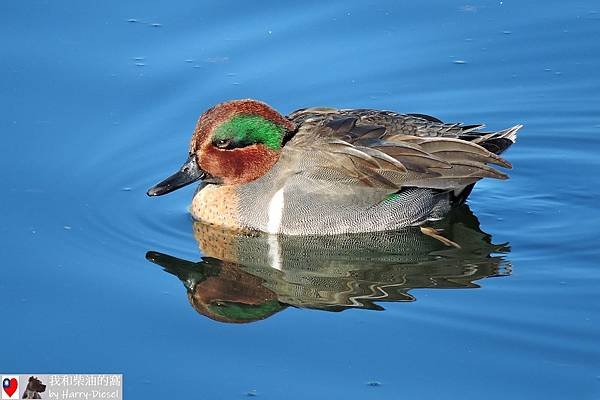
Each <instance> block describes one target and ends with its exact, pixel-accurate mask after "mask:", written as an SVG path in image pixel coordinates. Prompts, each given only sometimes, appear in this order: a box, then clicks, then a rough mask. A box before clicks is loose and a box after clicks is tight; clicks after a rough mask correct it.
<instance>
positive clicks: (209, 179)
mask: <svg viewBox="0 0 600 400" xmlns="http://www.w3.org/2000/svg"><path fill="white" fill-rule="evenodd" d="M294 130H295V127H294V124H293V123H292V122H291V121H290V120H288V119H287V118H285V117H284V116H282V115H281V114H279V113H278V112H277V111H275V110H274V109H273V108H271V107H269V106H268V105H267V104H265V103H262V102H259V101H256V100H233V101H229V102H226V103H221V104H218V105H216V106H214V107H213V108H211V109H209V110H207V111H206V112H205V113H204V114H202V115H201V116H200V119H199V120H198V123H197V124H196V128H195V130H194V134H193V135H192V139H191V142H190V148H189V154H188V155H189V157H188V160H187V161H186V162H185V163H184V165H183V166H182V167H181V169H180V170H179V171H178V172H177V173H175V174H174V175H172V176H171V177H169V178H167V179H166V180H164V181H163V182H160V183H159V184H158V185H156V186H154V187H153V188H151V189H150V190H149V191H148V195H150V196H157V195H162V194H166V193H169V192H171V191H173V190H176V189H178V188H180V187H183V186H185V185H187V184H190V183H192V182H194V181H197V180H200V179H202V180H204V181H205V182H206V183H213V184H226V185H237V184H244V183H247V182H251V181H253V180H255V179H258V178H260V177H261V176H263V175H264V174H265V173H266V172H267V171H269V169H270V168H271V167H273V165H274V164H275V163H276V162H277V160H278V159H279V155H280V152H281V149H282V147H283V145H284V143H285V140H286V138H287V137H289V136H290V135H291V134H292V133H293V131H294Z"/></svg>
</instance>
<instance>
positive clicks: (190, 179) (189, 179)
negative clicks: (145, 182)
mask: <svg viewBox="0 0 600 400" xmlns="http://www.w3.org/2000/svg"><path fill="white" fill-rule="evenodd" d="M205 177H206V172H204V171H202V170H201V169H200V167H198V163H197V162H196V156H195V155H191V156H190V157H189V158H188V159H187V161H186V162H185V163H184V164H183V165H182V166H181V168H180V169H179V171H177V172H176V173H174V174H173V175H171V176H170V177H168V178H167V179H165V180H164V181H162V182H160V183H158V184H156V185H154V186H153V187H151V188H150V189H148V191H147V192H146V194H147V195H148V196H161V195H163V194H167V193H170V192H172V191H174V190H177V189H179V188H182V187H184V186H186V185H189V184H190V183H194V182H196V181H197V180H200V179H204V178H205Z"/></svg>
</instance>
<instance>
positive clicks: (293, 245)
mask: <svg viewBox="0 0 600 400" xmlns="http://www.w3.org/2000/svg"><path fill="white" fill-rule="evenodd" d="M431 225H432V226H434V227H435V228H436V229H439V230H442V231H443V232H444V234H445V235H446V236H447V237H448V238H449V239H450V240H452V241H454V242H457V243H460V245H461V246H460V247H454V246H445V245H444V243H441V242H440V241H438V240H435V239H434V238H431V237H428V236H426V235H422V234H421V232H420V230H419V228H418V227H406V228H402V229H399V230H395V231H386V232H369V233H359V234H343V235H320V236H292V235H269V234H264V233H261V232H252V233H250V234H249V233H237V232H235V231H231V230H227V229H224V228H221V227H219V226H214V225H208V224H205V223H202V222H198V221H196V222H194V223H193V224H192V227H193V237H194V239H195V241H196V243H197V244H198V250H199V254H200V255H201V257H200V260H198V261H192V260H186V259H182V258H178V257H176V256H173V255H169V254H164V253H160V252H157V251H148V252H147V253H146V259H147V260H148V261H150V262H152V263H153V264H156V265H158V266H160V267H161V268H162V269H163V270H164V271H165V272H167V273H169V274H171V275H173V276H175V277H177V278H178V279H179V280H180V282H181V283H182V284H183V286H184V288H185V294H186V296H187V299H188V301H189V303H190V305H191V306H192V308H193V309H194V310H196V311H197V312H198V313H199V314H200V315H202V316H204V317H208V318H210V319H212V320H215V321H218V322H224V323H251V322H256V321H259V320H263V319H266V318H270V317H271V316H273V315H275V314H277V313H279V312H281V311H283V310H285V309H286V308H288V307H293V308H296V309H306V310H315V311H328V312H341V311H344V310H349V309H355V310H376V311H382V310H384V308H385V307H384V305H385V304H386V303H389V302H412V301H415V300H417V297H419V296H418V294H419V293H420V290H419V291H417V290H415V289H428V290H434V289H435V290H440V289H455V288H461V289H476V288H479V287H481V286H480V284H479V281H480V280H481V281H483V280H485V279H488V278H491V277H495V278H498V277H508V276H510V275H511V269H512V265H511V263H510V260H509V259H508V258H507V257H508V254H509V253H510V244H509V243H494V240H493V237H492V235H490V234H488V233H486V232H484V231H483V230H481V228H480V224H479V220H478V219H477V216H476V215H475V214H473V212H472V211H471V210H470V208H469V206H468V204H462V205H460V206H458V207H455V208H453V209H452V210H451V211H450V213H449V214H448V215H447V216H446V218H444V219H443V220H440V221H436V222H433V223H432V224H431ZM398 249H402V250H401V251H398Z"/></svg>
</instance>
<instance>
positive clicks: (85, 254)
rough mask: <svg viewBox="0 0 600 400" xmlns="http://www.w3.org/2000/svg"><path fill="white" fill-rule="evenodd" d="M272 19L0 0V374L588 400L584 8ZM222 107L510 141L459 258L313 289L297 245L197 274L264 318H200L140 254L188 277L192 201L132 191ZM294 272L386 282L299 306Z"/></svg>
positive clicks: (305, 393)
mask: <svg viewBox="0 0 600 400" xmlns="http://www.w3.org/2000/svg"><path fill="white" fill-rule="evenodd" d="M286 3H287V2H276V1H271V2H265V3H261V4H260V5H254V4H251V2H246V3H242V2H240V3H234V2H222V1H218V2H217V1H215V2H203V3H199V2H196V1H181V2H177V3H173V4H172V3H167V2H158V1H154V2H146V1H131V2H120V1H104V2H96V3H90V2H66V1H51V2H49V1H21V2H2V3H1V4H0V15H2V24H0V43H1V48H2V56H1V58H0V74H1V76H2V79H1V80H0V93H1V96H0V116H1V118H0V132H1V135H2V136H1V137H2V139H1V143H2V146H1V149H2V157H0V167H1V170H2V171H3V173H2V184H1V185H2V192H1V193H2V195H1V196H0V210H1V212H2V214H1V215H2V223H1V224H0V238H1V239H2V242H3V245H2V246H1V248H0V257H1V259H2V263H1V267H0V272H1V274H2V278H1V280H0V307H1V310H2V318H1V319H0V343H1V348H2V350H1V351H0V371H3V372H6V373H9V372H11V373H101V372H110V373H123V374H124V380H125V385H124V394H125V398H126V399H141V398H161V397H162V398H201V399H235V398H244V397H245V396H254V395H256V396H257V397H259V398H261V399H282V398H286V399H305V398H318V399H320V398H332V399H333V398H345V399H383V398H385V399H391V398H400V397H405V398H409V397H412V398H419V399H440V398H461V399H481V398H487V399H506V398H511V399H534V398H535V399H541V398H543V399H565V398H572V399H598V398H600V343H599V340H600V339H599V338H600V291H599V290H598V285H599V283H600V266H599V262H598V261H599V260H600V248H599V247H598V226H599V223H600V214H599V213H598V203H597V199H598V196H599V195H600V189H599V186H598V172H599V171H600V168H599V167H600V161H599V159H598V156H597V155H598V152H600V73H599V71H600V4H598V2H596V1H591V0H588V1H571V2H565V1H545V2H534V1H531V0H529V1H510V0H509V1H497V0H496V1H471V2H469V3H464V2H457V1H441V0H437V1H428V2H419V3H417V2H413V3H408V2H391V1H390V2H358V1H355V2H348V1H337V2H327V3H323V2H298V3H296V4H291V3H290V4H286ZM247 97H252V98H257V99H261V100H263V101H266V102H268V103H270V104H271V105H272V106H274V107H276V108H277V109H278V110H280V111H281V112H286V113H287V112H290V111H292V110H294V109H296V108H300V107H306V106H316V105H329V106H337V107H368V108H384V109H394V110H397V111H401V112H420V113H427V114H431V115H435V116H437V117H439V118H441V119H443V120H445V121H463V122H465V123H479V122H484V123H486V124H487V126H488V127H489V128H490V129H500V128H505V127H508V126H511V125H515V124H517V123H522V124H524V125H525V128H523V129H522V131H521V132H520V133H519V140H518V142H517V143H516V144H515V145H514V146H513V147H512V148H511V149H510V150H509V151H508V152H507V153H506V158H507V159H509V160H510V161H511V162H512V164H513V166H514V168H513V170H512V171H511V172H510V175H511V179H510V180H508V181H494V180H487V181H483V182H480V183H479V184H478V185H477V186H476V188H475V190H474V192H473V194H472V195H471V198H470V201H469V208H470V211H469V210H468V209H467V210H463V211H464V212H465V213H466V214H467V215H469V213H471V212H472V214H473V215H472V216H468V218H467V219H468V221H471V222H470V223H471V227H470V228H468V229H467V228H465V229H467V232H464V231H460V232H463V233H457V235H458V236H457V237H461V236H460V235H462V234H464V235H466V236H464V237H466V238H470V239H469V243H470V244H471V245H470V246H467V247H466V248H465V247H463V249H462V251H459V250H449V251H450V253H449V254H448V253H446V254H443V255H438V254H437V253H435V252H436V251H437V250H439V249H437V250H435V249H433V250H432V249H424V248H422V247H420V245H419V246H417V247H416V249H417V252H419V251H420V253H419V256H420V257H425V258H427V261H422V260H421V261H419V262H421V263H425V265H421V267H422V268H420V267H419V265H420V264H419V262H416V261H414V260H412V261H406V260H400V261H399V260H398V259H394V257H397V256H398V254H394V253H393V252H392V253H391V254H388V255H389V256H390V257H391V258H386V257H383V256H381V254H379V255H377V256H376V257H374V258H375V259H376V258H377V257H380V256H381V257H383V258H384V260H383V261H381V260H380V261H381V262H380V263H374V265H370V264H369V263H368V262H366V261H365V258H366V257H367V256H368V251H369V250H368V249H363V250H364V253H357V252H356V251H355V252H353V253H352V254H351V256H347V255H346V256H344V255H342V256H340V255H339V254H329V255H327V256H326V257H322V258H320V260H319V261H320V262H323V263H324V264H327V265H329V264H331V263H330V261H331V262H332V263H333V264H335V262H334V261H335V260H339V258H340V257H341V258H342V261H344V260H345V261H346V264H344V265H346V267H345V268H346V269H344V268H342V269H341V270H336V271H334V272H331V270H330V269H327V268H325V267H322V268H320V267H319V265H317V264H311V263H304V262H303V258H302V257H304V256H305V253H301V252H300V253H298V254H297V258H298V259H299V261H298V260H296V261H297V263H299V265H301V266H302V267H301V268H300V270H297V269H296V270H295V269H293V268H291V269H290V271H289V272H287V273H284V274H283V275H281V276H280V275H278V276H275V277H273V276H271V275H269V277H267V275H268V274H269V273H270V272H269V270H268V269H266V268H267V267H268V266H264V267H263V268H262V269H261V268H260V266H249V265H248V263H241V265H239V264H236V263H233V264H231V263H230V264H222V263H219V260H210V262H212V263H216V264H215V265H216V266H214V267H215V268H224V267H223V265H228V267H227V268H239V269H241V270H243V271H245V272H244V275H243V276H245V277H246V278H247V279H249V280H250V281H252V279H255V280H254V281H252V282H255V281H256V279H258V278H252V277H253V276H254V277H258V276H262V278H261V279H262V281H260V282H263V283H264V282H266V283H264V284H263V285H262V286H261V285H260V284H259V285H258V289H260V287H263V288H264V287H267V286H268V290H269V293H270V294H269V295H270V296H275V297H276V298H278V299H279V300H278V301H279V303H280V305H281V307H282V309H281V310H279V311H278V312H275V313H274V314H273V315H271V316H268V317H267V318H265V319H262V320H259V321H256V322H251V323H246V324H232V323H223V322H217V321H215V320H213V319H210V318H207V317H206V316H204V315H201V314H199V313H198V312H196V311H195V310H194V309H193V308H192V307H191V305H190V303H189V302H188V299H187V293H186V292H187V290H188V289H186V287H185V286H184V285H182V281H181V280H180V279H178V276H176V275H173V274H172V273H166V272H165V271H164V270H163V269H162V268H160V267H159V266H157V265H156V264H155V263H153V262H150V261H149V260H147V259H146V253H147V252H149V251H150V252H159V253H163V254H166V255H169V256H173V257H177V258H179V259H181V260H188V261H191V262H194V263H196V262H201V264H202V258H201V257H202V256H206V254H205V253H206V250H202V251H201V250H199V245H198V243H197V241H196V238H195V236H194V233H193V229H194V227H193V225H192V221H191V219H190V217H189V215H188V213H187V206H188V204H189V202H190V199H191V196H192V193H193V189H192V188H187V189H182V190H179V191H177V192H175V193H173V194H171V195H168V196H164V197H160V198H152V199H150V198H147V197H146V195H145V191H146V190H147V188H148V187H150V186H151V185H152V184H154V183H156V182H157V181H158V180H160V179H162V178H164V177H165V176H166V175H167V174H170V173H171V172H173V170H174V168H176V167H178V166H179V165H180V164H181V162H183V161H184V158H185V156H186V151H187V142H188V140H189V137H190V135H191V132H192V129H193V127H194V124H195V121H196V118H197V117H198V115H199V114H200V113H201V112H202V111H204V110H205V109H207V108H208V107H210V106H212V105H214V104H215V103H218V102H220V101H224V100H227V99H232V98H247ZM461 218H462V217H461ZM461 218H459V223H457V225H455V229H457V232H459V231H458V229H459V228H460V229H463V228H464V226H466V225H465V224H466V223H465V222H464V219H461ZM473 218H475V221H478V223H479V224H480V226H479V228H477V222H473ZM460 221H463V222H460ZM461 224H462V225H461ZM467 225H468V224H467ZM471 239H472V240H471ZM428 243H429V244H430V245H431V242H428ZM492 245H497V246H496V247H494V246H492ZM155 254H156V253H150V255H149V258H151V259H155V261H156V257H157V256H156V255H155ZM243 254H246V253H243ZM243 254H242V255H243ZM291 254H292V255H291V257H293V256H294V253H293V252H292V253H291ZM344 257H346V258H344ZM440 257H441V258H440ZM490 257H491V258H490ZM372 258H373V257H372ZM432 260H433V261H435V260H437V262H438V263H439V265H438V264H435V265H431V263H432V262H433V261H432ZM444 260H447V261H448V263H449V264H445V261H444ZM457 260H458V261H457ZM284 261H285V260H284ZM180 262H183V261H180ZM328 263H329V264H328ZM209 264H210V263H209ZM342 264H343V263H342ZM184 265H188V264H184ZM386 265H387V266H388V267H387V268H389V270H390V271H391V272H390V273H388V274H386V272H387V270H386V269H385V268H386ZM188 266H189V265H188ZM190 268H192V267H190ZM177 271H179V272H180V275H181V270H177ZM219 271H224V270H223V269H220V270H219ZM340 271H341V272H340ZM394 271H395V272H394ZM469 271H471V272H474V275H472V276H470V275H469ZM171 272H173V271H171ZM284 272H285V271H284ZM351 273H352V274H356V276H358V278H352V279H350V278H348V275H349V274H350V275H351ZM393 273H396V275H393ZM261 274H262V275H261ZM336 274H338V275H336ZM323 275H324V277H323ZM353 276H354V275H353ZM307 277H316V278H320V279H325V280H327V279H330V281H331V282H332V285H335V284H340V282H341V283H343V284H347V285H349V286H351V287H352V288H353V290H354V291H355V292H356V293H363V292H364V290H366V289H364V287H367V288H368V287H373V284H375V283H377V285H379V286H376V287H381V286H382V285H383V286H385V285H388V284H396V285H398V286H399V289H398V290H397V291H396V292H395V293H396V294H395V295H394V296H390V297H389V298H388V299H383V301H379V302H378V301H374V302H368V301H367V302H366V304H367V305H368V304H374V305H375V306H377V307H375V306H371V307H364V304H363V303H364V302H363V303H360V302H359V303H360V304H363V306H356V305H355V306H352V307H350V306H348V304H347V302H348V298H347V297H345V298H343V299H341V300H339V303H340V304H341V305H339V304H338V303H336V302H335V301H334V302H333V303H334V304H331V302H330V303H328V304H326V305H323V304H321V305H320V306H318V307H317V306H315V304H314V303H310V304H304V303H301V302H300V300H302V299H303V297H302V296H300V295H298V293H297V292H298V291H301V292H302V293H314V292H315V291H317V292H318V290H316V288H315V287H316V285H317V284H316V283H315V282H314V281H313V280H311V279H308V278H307ZM407 277H408V278H407ZM179 278H181V276H179ZM405 278H406V279H405ZM403 279H404V281H403ZM319 282H321V281H319ZM357 282H358V283H357ZM402 282H404V283H402ZM457 282H458V283H457ZM451 283H454V285H452V284H451ZM278 285H279V286H278ZM286 285H288V286H286ZM290 285H291V286H290ZM353 285H354V286H353ZM361 285H362V286H361ZM369 285H371V286H369ZM402 285H404V286H402ZM255 286H256V285H255ZM290 287H292V288H294V290H296V291H297V292H294V291H293V290H291V289H290ZM449 287H454V288H453V289H450V288H449ZM477 287H479V288H477ZM282 288H284V289H286V290H287V292H286V293H285V296H284V295H283V294H282V291H283V289H282ZM327 288H329V286H327ZM357 288H358V289H357ZM255 289H256V287H255ZM258 289H257V290H258ZM288 289H289V290H288ZM260 290H264V289H260ZM311 290H312V292H311ZM338 291H339V289H331V288H329V289H323V291H322V292H321V293H325V294H332V295H335V294H336V293H338ZM355 292H353V293H355ZM356 293H355V294H356ZM314 297H315V296H314V295H313V300H314ZM317 297H318V296H317ZM334 297H335V296H334ZM303 304H304V306H303ZM336 304H337V306H336ZM332 307H333V308H335V309H336V310H337V311H339V312H326V311H323V309H327V308H329V309H330V311H331V308H332ZM336 307H338V308H336ZM315 308H316V309H315ZM365 308H385V311H374V310H368V309H365Z"/></svg>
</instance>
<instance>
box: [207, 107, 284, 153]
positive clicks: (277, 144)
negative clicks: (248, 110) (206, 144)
mask: <svg viewBox="0 0 600 400" xmlns="http://www.w3.org/2000/svg"><path fill="white" fill-rule="evenodd" d="M283 135H284V128H283V127H282V126H279V125H277V124H276V123H274V122H272V121H269V120H268V119H265V118H263V117H261V116H259V115H236V116H235V117H233V118H231V119H230V120H229V121H226V122H224V123H222V124H221V125H219V126H218V127H217V128H216V129H215V131H214V133H213V137H212V143H213V145H214V146H215V147H218V148H222V149H234V148H238V147H246V146H250V145H252V144H255V143H260V144H264V145H265V146H267V147H268V148H270V149H272V150H280V149H281V144H282V142H283Z"/></svg>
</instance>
